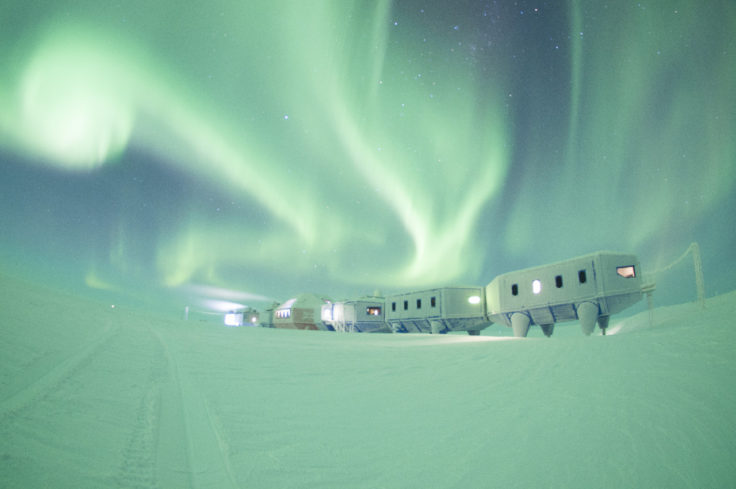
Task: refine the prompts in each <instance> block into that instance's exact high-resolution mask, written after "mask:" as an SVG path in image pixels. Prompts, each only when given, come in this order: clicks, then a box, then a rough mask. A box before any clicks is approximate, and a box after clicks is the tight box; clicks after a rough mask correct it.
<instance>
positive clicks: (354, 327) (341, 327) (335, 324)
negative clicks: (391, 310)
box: [322, 297, 391, 333]
mask: <svg viewBox="0 0 736 489" xmlns="http://www.w3.org/2000/svg"><path fill="white" fill-rule="evenodd" d="M385 304H386V299H384V298H383V297H363V298H360V299H357V300H348V301H338V302H327V303H326V304H324V305H322V321H323V322H325V323H326V324H328V325H330V326H331V327H332V328H333V329H334V330H335V331H344V332H348V333H390V332H391V328H390V327H389V325H388V324H386V320H385V316H384V315H385Z"/></svg>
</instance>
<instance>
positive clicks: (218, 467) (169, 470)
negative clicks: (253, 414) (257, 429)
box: [146, 331, 240, 488]
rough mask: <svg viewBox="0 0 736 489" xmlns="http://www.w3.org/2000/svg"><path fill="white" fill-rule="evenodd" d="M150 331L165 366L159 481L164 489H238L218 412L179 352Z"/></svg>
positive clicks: (161, 336) (159, 334)
mask: <svg viewBox="0 0 736 489" xmlns="http://www.w3.org/2000/svg"><path fill="white" fill-rule="evenodd" d="M152 332H153V333H154V335H155V336H156V337H157V339H158V341H159V344H160V345H161V347H162V354H163V358H164V360H165V363H166V365H167V369H166V370H167V371H166V379H165V381H164V382H163V383H162V388H161V393H160V394H161V396H162V397H161V406H160V413H159V416H160V423H159V433H158V452H159V454H160V455H162V456H160V457H157V473H158V476H157V478H158V481H159V482H160V484H161V486H162V487H175V486H176V487H183V486H186V487H193V488H208V487H218V488H239V487H240V486H239V484H238V482H237V480H236V477H235V474H234V472H233V469H232V465H231V461H230V456H229V444H228V442H227V439H226V437H225V435H224V432H223V429H222V424H221V421H220V419H219V417H218V416H217V414H216V410H215V408H214V407H213V405H212V404H211V403H210V402H208V401H207V399H206V398H205V396H204V394H203V393H202V392H201V390H200V389H199V387H198V386H197V383H196V381H195V379H193V378H191V377H190V376H189V375H188V372H187V368H186V365H185V364H183V363H182V361H181V359H180V357H179V355H178V354H177V352H176V351H175V348H172V347H170V346H169V345H168V343H167V341H166V339H165V338H164V335H163V334H162V333H160V332H158V331H152ZM172 446H175V447H176V448H175V450H173V451H172V450H171V447H172ZM166 447H169V448H166ZM163 456H165V457H166V458H165V459H164V458H163ZM146 487H149V486H146Z"/></svg>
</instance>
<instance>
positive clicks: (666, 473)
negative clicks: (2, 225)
mask: <svg viewBox="0 0 736 489" xmlns="http://www.w3.org/2000/svg"><path fill="white" fill-rule="evenodd" d="M706 306H707V307H706V308H705V309H704V310H703V309H700V308H699V307H698V306H697V305H695V304H683V305H679V306H673V307H667V308H659V309H656V310H655V313H654V322H653V323H652V324H650V322H649V314H648V313H647V312H644V313H641V314H638V315H635V316H632V317H629V318H623V319H622V318H616V317H614V318H613V320H612V323H611V325H610V330H609V331H610V333H614V334H611V335H610V336H606V337H601V336H594V337H587V338H586V337H583V336H582V334H581V333H580V332H579V329H578V326H577V324H576V323H573V324H569V325H563V326H562V327H560V328H559V330H560V332H562V331H564V330H565V329H573V330H574V331H575V333H576V334H575V335H572V334H570V335H565V334H563V335H560V336H557V335H556V336H555V337H553V338H551V339H547V338H528V339H520V340H515V339H510V338H508V337H499V336H488V334H498V333H499V332H501V333H502V334H510V333H511V332H510V330H506V329H505V328H504V329H500V328H490V329H489V330H487V331H486V336H479V337H468V336H459V335H447V336H444V335H443V336H430V335H378V336H377V335H351V334H336V333H322V332H307V331H289V330H271V329H259V328H226V327H220V326H217V325H213V324H211V323H203V322H198V321H183V320H180V319H175V318H167V317H162V316H161V315H159V314H157V313H155V312H150V311H136V310H128V309H125V308H121V307H116V308H113V307H111V304H102V303H99V302H94V301H90V300H87V299H84V298H78V297H73V296H68V295H64V294H63V293H61V292H58V291H53V290H48V289H45V288H43V287H40V286H36V285H31V284H27V283H24V282H21V281H18V280H15V279H11V278H9V277H0V339H1V340H2V341H1V342H0V486H2V487H6V488H13V487H18V488H28V487H59V488H62V487H69V488H72V487H73V488H86V487H90V488H92V487H94V488H99V487H108V488H110V487H112V488H114V487H121V488H122V487H125V488H128V487H131V488H155V487H160V488H181V487H195V488H228V487H232V488H238V487H242V488H245V487H260V488H290V487H294V488H296V487H305V488H306V487H309V488H313V487H321V488H346V487H350V488H352V487H358V488H376V487H387V488H388V487H397V488H413V487H416V488H423V489H424V488H428V487H433V488H435V487H436V488H450V487H458V488H471V487H504V488H511V487H520V488H522V487H524V488H528V487H559V488H563V487H564V488H576V487H580V488H583V487H584V488H590V487H598V488H601V487H604V488H605V487H611V488H614V487H615V488H621V487H667V488H680V487H683V488H684V487H691V488H702V487H734V486H736V462H734V456H735V455H736V437H734V435H733V434H734V433H735V432H736V409H734V406H736V388H735V387H734V386H735V385H736V383H735V382H734V378H736V368H735V367H736V360H734V354H733V345H734V344H735V340H736V332H735V331H734V319H733V318H734V314H735V313H736V292H732V293H730V294H726V295H722V296H718V297H714V298H711V299H708V301H707V305H706ZM610 333H609V334H610ZM499 340H505V341H499Z"/></svg>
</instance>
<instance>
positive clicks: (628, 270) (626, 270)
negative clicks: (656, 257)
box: [616, 265, 636, 278]
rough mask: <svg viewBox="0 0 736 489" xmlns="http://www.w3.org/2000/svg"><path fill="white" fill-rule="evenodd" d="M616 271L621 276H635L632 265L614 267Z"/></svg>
mask: <svg viewBox="0 0 736 489" xmlns="http://www.w3.org/2000/svg"><path fill="white" fill-rule="evenodd" d="M616 273H618V274H619V275H621V276H622V277H623V278H634V277H636V270H634V265H629V266H626V267H616Z"/></svg>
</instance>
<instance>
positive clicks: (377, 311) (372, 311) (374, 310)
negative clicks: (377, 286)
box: [365, 306, 381, 316]
mask: <svg viewBox="0 0 736 489" xmlns="http://www.w3.org/2000/svg"><path fill="white" fill-rule="evenodd" d="M365 313H366V314H368V315H369V316H380V315H381V308H380V307H375V306H374V307H370V306H369V307H366V308H365Z"/></svg>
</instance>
